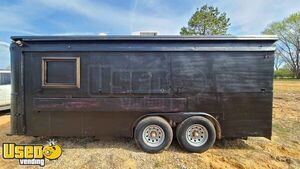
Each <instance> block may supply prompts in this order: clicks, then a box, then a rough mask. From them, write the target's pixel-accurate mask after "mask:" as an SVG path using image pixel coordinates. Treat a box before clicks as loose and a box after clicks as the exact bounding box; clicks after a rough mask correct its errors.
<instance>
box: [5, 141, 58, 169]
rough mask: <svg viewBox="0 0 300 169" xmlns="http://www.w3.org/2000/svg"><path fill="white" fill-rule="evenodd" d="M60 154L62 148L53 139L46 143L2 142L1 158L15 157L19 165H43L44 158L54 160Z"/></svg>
mask: <svg viewBox="0 0 300 169" xmlns="http://www.w3.org/2000/svg"><path fill="white" fill-rule="evenodd" d="M61 154H62V149H61V147H60V146H59V145H58V144H56V141H54V140H49V141H48V144H47V145H30V144H27V145H26V144H22V145H17V144H15V143H3V144H2V158H3V159H17V160H19V164H20V165H39V166H41V167H44V166H45V159H48V160H56V159H58V158H59V157H60V156H61Z"/></svg>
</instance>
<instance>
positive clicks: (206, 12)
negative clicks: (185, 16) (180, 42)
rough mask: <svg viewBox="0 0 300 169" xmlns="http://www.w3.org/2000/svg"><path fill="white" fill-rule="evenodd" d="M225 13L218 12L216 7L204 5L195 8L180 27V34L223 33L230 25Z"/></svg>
mask: <svg viewBox="0 0 300 169" xmlns="http://www.w3.org/2000/svg"><path fill="white" fill-rule="evenodd" d="M229 20H230V19H229V18H227V17H226V13H225V12H223V13H220V12H219V10H218V8H217V7H213V6H207V5H204V6H202V7H201V9H200V10H199V8H197V11H196V12H195V13H194V14H193V16H192V17H191V18H190V20H189V22H188V26H187V27H182V28H181V31H180V35H224V34H226V32H227V29H228V27H229V26H230V23H229Z"/></svg>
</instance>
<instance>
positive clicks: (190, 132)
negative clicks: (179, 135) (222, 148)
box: [186, 124, 208, 147]
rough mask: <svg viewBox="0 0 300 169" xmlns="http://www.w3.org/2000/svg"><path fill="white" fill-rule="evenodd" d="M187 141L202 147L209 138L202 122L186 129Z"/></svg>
mask: <svg viewBox="0 0 300 169" xmlns="http://www.w3.org/2000/svg"><path fill="white" fill-rule="evenodd" d="M186 140H187V142H188V143H189V144H190V145H192V146H195V147H200V146H202V145H203V144H205V143H206V141H207V140H208V131H207V129H206V128H205V127H204V126H202V125H201V124H193V125H191V126H190V127H189V128H188V129H187V130H186Z"/></svg>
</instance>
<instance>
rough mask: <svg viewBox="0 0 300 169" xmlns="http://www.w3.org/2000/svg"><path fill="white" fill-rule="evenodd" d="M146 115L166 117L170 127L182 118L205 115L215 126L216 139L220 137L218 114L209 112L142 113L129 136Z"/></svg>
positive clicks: (178, 122) (174, 125)
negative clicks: (213, 114) (214, 114)
mask: <svg viewBox="0 0 300 169" xmlns="http://www.w3.org/2000/svg"><path fill="white" fill-rule="evenodd" d="M148 116H160V117H162V118H164V119H166V120H167V121H168V122H169V124H170V125H171V127H176V126H177V125H178V124H180V123H181V122H182V121H183V120H185V119H187V118H189V117H192V116H203V117H206V118H207V119H208V120H210V121H211V122H212V123H213V125H214V126H215V129H216V135H217V139H221V138H222V134H221V125H220V123H219V121H218V120H217V118H218V116H216V117H214V116H212V115H211V114H208V113H205V112H178V113H148V114H145V115H142V116H141V117H139V118H138V119H137V120H136V121H135V122H134V123H133V124H132V126H131V129H132V130H131V131H132V132H131V137H133V133H134V129H135V126H136V125H137V123H138V122H139V121H140V120H142V119H143V118H145V117H148Z"/></svg>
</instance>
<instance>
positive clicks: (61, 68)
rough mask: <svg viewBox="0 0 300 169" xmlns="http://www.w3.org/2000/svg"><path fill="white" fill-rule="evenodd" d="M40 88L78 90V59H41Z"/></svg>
mask: <svg viewBox="0 0 300 169" xmlns="http://www.w3.org/2000/svg"><path fill="white" fill-rule="evenodd" d="M42 86H43V87H53V88H79V87H80V58H79V57H44V58H42Z"/></svg>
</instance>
